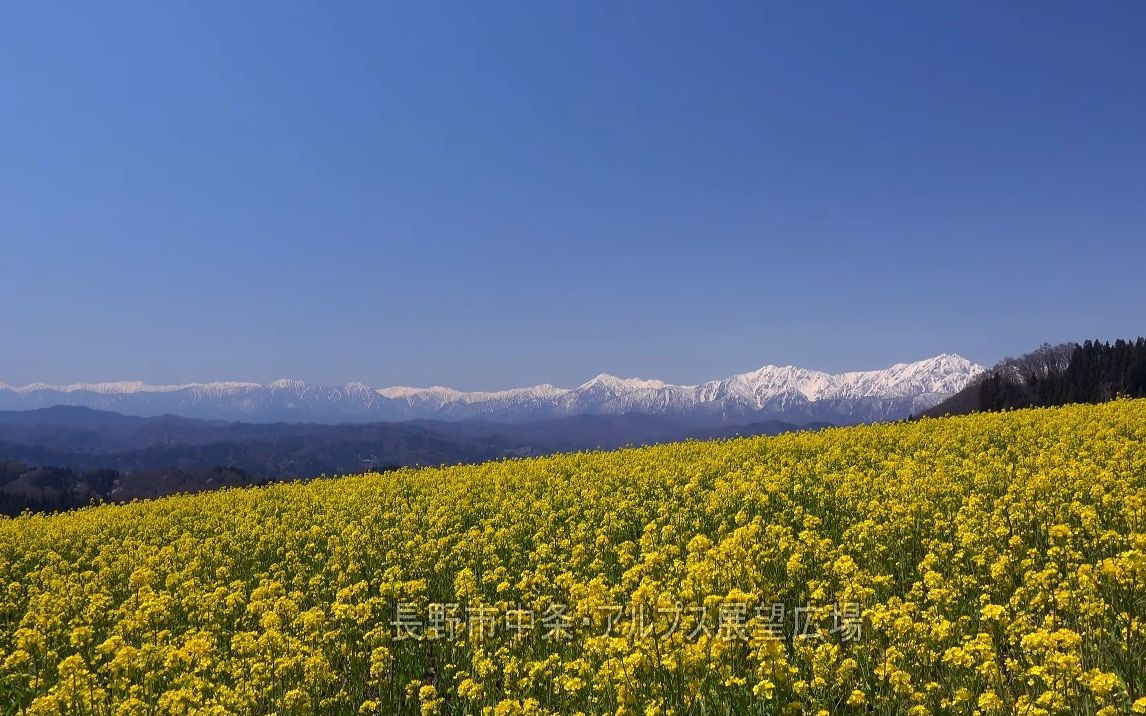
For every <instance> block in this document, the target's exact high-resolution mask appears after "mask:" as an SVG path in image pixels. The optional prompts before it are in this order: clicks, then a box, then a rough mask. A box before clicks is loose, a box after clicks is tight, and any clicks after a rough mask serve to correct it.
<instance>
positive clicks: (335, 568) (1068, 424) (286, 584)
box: [0, 400, 1146, 716]
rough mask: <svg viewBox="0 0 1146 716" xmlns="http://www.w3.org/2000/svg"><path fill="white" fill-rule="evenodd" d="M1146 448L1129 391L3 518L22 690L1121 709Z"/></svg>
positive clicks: (691, 707)
mask: <svg viewBox="0 0 1146 716" xmlns="http://www.w3.org/2000/svg"><path fill="white" fill-rule="evenodd" d="M1144 444H1146V401H1142V400H1138V401H1130V400H1120V401H1115V402H1112V403H1108V404H1105V405H1101V406H1072V407H1067V408H1057V409H1040V410H1027V411H1014V412H1007V413H988V414H979V415H974V416H968V417H962V418H947V419H937V420H930V419H928V420H919V421H914V422H909V423H896V424H886V425H876V426H867V427H859V428H837V429H830V430H825V431H821V432H817V433H793V434H786V435H783V436H779V437H763V438H749V439H741V440H732V441H723V442H709V443H702V442H688V443H679V444H672V445H664V446H657V447H650V448H641V449H629V450H621V451H617V452H611V453H603V452H595V453H574V454H566V455H559V456H555V457H550V458H540V459H528V460H514V461H503V462H493V463H485V464H481V465H473V466H458V467H450V468H437V469H421V470H400V471H396V472H390V473H386V474H368V475H363V476H358V477H349V478H341V479H332V480H318V481H315V482H311V483H308V484H297V483H295V484H283V485H275V486H271V487H267V488H258V489H245V490H231V491H225V492H216V493H210V494H205V495H198V496H189V497H175V498H167V499H162V500H156V501H150V502H141V503H134V504H129V505H122V506H107V507H99V508H91V509H85V510H80V511H77V512H73V513H66V514H62V515H57V516H51V517H43V516H40V517H36V516H26V517H21V518H18V519H12V520H7V519H0V584H5V585H9V586H8V587H6V588H5V589H4V590H3V591H0V617H2V618H0V655H3V658H4V664H5V676H4V677H3V678H2V679H0V703H2V704H6V705H7V711H5V713H23V712H24V710H25V709H28V712H29V713H48V712H51V713H58V712H61V711H65V712H81V713H105V712H110V711H112V710H113V709H115V708H118V709H120V711H119V712H120V713H141V714H142V713H161V714H176V713H180V714H183V713H193V712H194V713H219V714H223V713H271V712H277V713H280V714H317V713H322V714H331V715H333V716H350V715H351V714H401V715H403V716H405V715H411V716H413V715H415V714H417V715H420V716H434V715H437V716H445V715H447V714H463V713H483V712H484V713H493V714H502V715H505V714H517V715H524V714H535V715H537V716H543V715H544V716H553V715H556V714H568V713H573V712H576V711H580V712H584V713H593V714H597V713H601V714H603V713H610V714H611V713H632V708H634V707H635V706H637V705H639V706H640V707H641V710H642V711H643V712H646V713H667V712H670V711H671V712H675V713H676V714H681V715H683V714H700V713H709V714H712V713H773V712H780V711H783V712H791V713H797V712H799V713H817V712H821V711H826V712H829V713H841V712H843V711H848V710H851V711H855V712H857V713H877V714H899V713H908V712H911V710H913V709H914V710H916V711H919V709H925V710H927V711H928V712H932V713H947V712H954V711H960V712H962V711H964V710H969V709H970V708H971V706H970V705H971V704H976V705H977V707H978V708H980V709H983V710H984V712H986V711H987V710H990V711H991V712H997V713H1004V712H1007V711H1008V710H1013V711H1015V712H1024V713H1025V712H1032V713H1033V712H1034V711H1035V704H1038V705H1039V709H1040V710H1041V711H1045V712H1048V713H1052V712H1053V713H1096V712H1099V710H1100V709H1104V708H1108V711H1107V712H1109V713H1125V712H1128V711H1129V710H1130V709H1131V707H1132V705H1133V706H1134V707H1135V708H1146V694H1144V693H1143V691H1144V689H1146V683H1143V675H1142V672H1141V664H1142V657H1143V653H1144V652H1146V579H1144V578H1143V577H1144V575H1146V558H1144V556H1143V555H1144V554H1146V450H1144V449H1143V445H1144ZM1008 705H1010V706H1009V707H1008ZM773 707H775V708H773ZM650 709H651V711H650ZM920 712H922V711H920Z"/></svg>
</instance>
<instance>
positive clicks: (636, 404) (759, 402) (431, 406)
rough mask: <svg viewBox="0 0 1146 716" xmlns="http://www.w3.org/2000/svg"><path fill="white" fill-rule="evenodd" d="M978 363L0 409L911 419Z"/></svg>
mask: <svg viewBox="0 0 1146 716" xmlns="http://www.w3.org/2000/svg"><path fill="white" fill-rule="evenodd" d="M982 371H983V368H982V366H978V365H976V364H974V363H972V362H971V361H969V360H967V359H965V358H963V357H961V356H958V355H952V354H943V355H938V356H935V357H933V358H927V359H925V360H921V361H916V362H914V363H898V364H896V365H893V366H891V367H890V368H886V369H883V370H874V371H861V372H851V373H838V374H830V373H823V372H820V371H814V370H808V369H805V368H797V367H794V366H773V365H767V366H764V367H762V368H759V369H758V370H754V371H751V372H748V373H742V374H739V375H734V376H732V377H730V378H725V379H723V380H713V381H708V382H706V383H701V384H699V385H672V384H669V383H665V382H664V381H661V380H646V379H641V378H619V377H617V376H613V375H608V374H605V373H602V374H600V375H598V376H596V377H594V378H592V379H590V380H588V381H586V382H585V383H582V384H581V385H579V386H577V387H576V388H571V389H570V388H559V387H556V386H553V385H548V384H545V385H536V386H532V387H526V388H512V389H508V390H498V391H473V392H463V391H459V390H454V389H452V388H445V387H442V386H433V387H429V388H412V387H407V386H394V387H388V388H378V389H375V388H371V387H370V386H367V385H365V384H363V383H349V384H347V385H345V386H341V387H326V386H320V385H316V384H311V383H306V382H304V381H300V380H290V379H281V380H276V381H273V382H272V383H269V384H266V385H260V384H258V383H244V382H219V383H186V384H181V385H148V384H146V383H141V382H137V381H132V382H119V383H93V384H88V383H77V384H72V385H45V384H41V383H37V384H32V385H26V386H22V387H16V388H14V387H10V386H7V385H4V384H2V383H0V409H27V408H37V407H47V406H49V405H57V404H67V405H86V406H88V407H93V408H100V409H106V410H117V411H119V412H125V413H130V414H137V415H158V414H162V413H164V412H167V413H173V414H178V415H188V416H191V417H211V418H222V419H230V420H252V421H271V420H295V421H315V422H331V421H366V420H406V419H411V418H435V419H445V420H456V419H475V418H477V419H496V420H525V419H538V418H550V417H562V416H569V415H582V414H619V413H633V412H636V413H668V414H676V415H681V416H686V417H692V418H696V419H705V420H722V421H729V420H743V419H762V418H769V417H777V418H783V419H786V420H792V421H797V422H798V421H814V420H825V421H828V422H840V423H850V422H867V421H871V420H887V419H895V418H898V417H906V416H907V415H908V414H911V413H914V412H918V411H920V410H923V409H926V408H928V407H931V406H932V405H936V404H938V403H939V402H941V401H942V400H943V399H945V398H947V397H948V396H950V395H952V394H954V393H956V392H958V391H959V390H960V389H962V388H963V387H964V386H966V385H967V384H968V383H969V382H970V381H971V380H972V378H974V377H975V375H977V374H978V373H980V372H982Z"/></svg>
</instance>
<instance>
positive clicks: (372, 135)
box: [0, 1, 1146, 389]
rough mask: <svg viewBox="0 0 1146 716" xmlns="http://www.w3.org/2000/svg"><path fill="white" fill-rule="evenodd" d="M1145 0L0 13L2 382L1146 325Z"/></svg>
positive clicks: (908, 341) (846, 345) (360, 375)
mask: <svg viewBox="0 0 1146 716" xmlns="http://www.w3.org/2000/svg"><path fill="white" fill-rule="evenodd" d="M1144 24H1146V3H1141V2H1129V1H1128V2H1109V3H1059V2H1044V1H1039V2H1010V3H987V2H949V3H938V2H936V3H930V2H929V3H918V2H906V1H905V2H894V3H888V2H862V3H861V2H838V3H829V2H807V3H803V2H801V3H797V2H747V3H690V4H683V3H664V2H626V3H613V2H569V3H512V4H510V3H498V2H481V3H469V2H459V3H438V2H433V3H408V4H405V5H398V4H396V3H384V2H362V3H351V2H339V3H318V2H314V3H288V2H262V3H259V2H243V3H233V2H202V1H196V2H163V3H148V2H138V3H130V4H124V3H117V2H105V3H74V4H70V3H58V4H57V3H23V4H22V6H19V7H18V6H16V5H15V4H9V5H7V6H5V7H4V8H3V9H2V10H0V92H2V97H3V101H2V102H0V136H2V137H3V144H2V145H0V146H2V148H3V151H2V158H0V269H2V273H0V321H2V325H3V330H4V335H5V342H4V343H5V345H4V349H3V351H2V352H0V382H6V383H10V384H21V383H26V382H32V381H45V382H73V381H97V380H120V379H142V380H147V381H151V382H183V381H190V380H216V379H248V380H260V381H265V380H271V379H274V378H278V377H283V376H289V377H295V378H303V379H307V380H313V381H318V382H324V383H342V382H346V381H350V380H360V381H363V382H367V383H371V384H374V385H388V384H414V385H423V384H445V385H451V386H454V387H458V388H463V389H481V388H498V387H507V386H512V385H523V384H533V383H538V382H552V383H556V384H558V385H575V384H577V383H580V382H582V381H583V380H585V379H587V378H589V377H590V376H592V375H594V374H596V373H598V372H602V371H607V372H611V373H615V374H619V375H625V376H643V377H654V376H655V377H660V378H664V379H667V380H672V381H675V382H693V381H698V380H703V379H708V378H713V377H720V376H725V375H729V374H732V373H736V372H742V371H746V370H751V369H754V368H756V367H759V366H760V365H763V364H765V363H782V364H798V365H803V366H806V367H811V368H818V369H824V370H833V371H834V370H847V369H868V368H878V367H883V366H886V365H889V364H891V363H894V362H897V361H901V360H913V359H918V358H922V357H925V356H928V355H932V354H935V353H939V352H958V353H961V354H963V355H965V356H967V357H969V358H971V359H973V360H977V361H980V362H986V363H990V362H993V361H995V360H997V359H998V358H1000V357H1002V356H1003V355H1006V354H1016V353H1020V352H1023V351H1025V350H1028V349H1030V348H1033V347H1035V346H1036V345H1037V344H1039V343H1041V342H1043V341H1052V342H1054V341H1061V340H1068V339H1081V338H1086V337H1101V338H1114V337H1118V336H1133V335H1137V334H1139V333H1143V332H1146V328H1144V320H1143V316H1144V313H1143V308H1144V304H1146V301H1144V300H1143V297H1144V295H1146V293H1144V291H1143V289H1142V287H1141V285H1140V284H1141V283H1142V278H1143V274H1144V273H1146V241H1144V240H1143V239H1144V227H1146V171H1144V160H1146V85H1144V83H1143V76H1144V75H1146V44H1144V43H1143V42H1142V40H1141V38H1142V28H1143V26H1144Z"/></svg>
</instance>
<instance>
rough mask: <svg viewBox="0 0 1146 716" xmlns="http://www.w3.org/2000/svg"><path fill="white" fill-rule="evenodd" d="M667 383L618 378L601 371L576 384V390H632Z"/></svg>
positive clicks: (648, 388)
mask: <svg viewBox="0 0 1146 716" xmlns="http://www.w3.org/2000/svg"><path fill="white" fill-rule="evenodd" d="M667 385H668V384H667V383H665V382H664V381H663V380H644V379H642V378H618V377H617V376H615V375H609V374H608V373H601V374H599V375H596V376H594V377H593V378H590V379H589V380H587V381H586V382H584V383H582V384H581V385H580V386H578V390H588V389H592V388H604V389H606V390H613V391H618V392H628V393H631V392H634V391H638V390H656V389H658V388H664V387H666V386H667Z"/></svg>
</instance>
